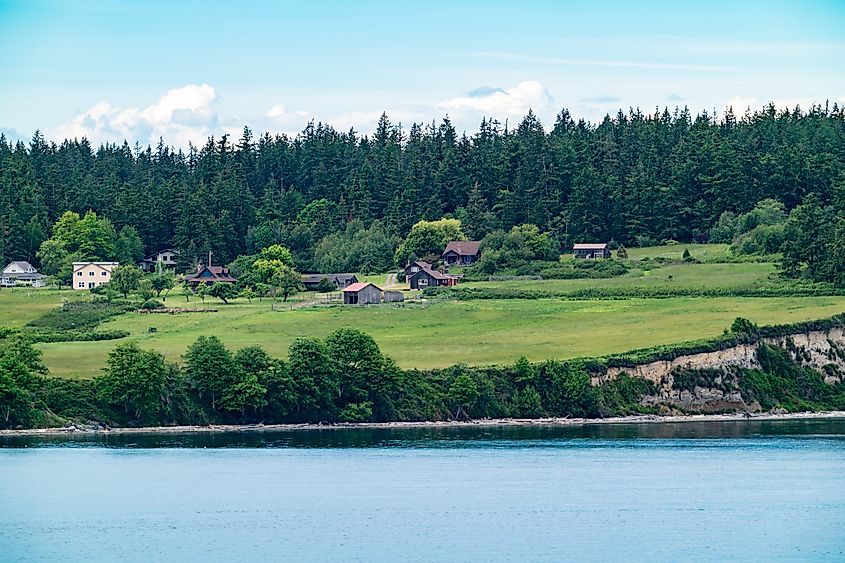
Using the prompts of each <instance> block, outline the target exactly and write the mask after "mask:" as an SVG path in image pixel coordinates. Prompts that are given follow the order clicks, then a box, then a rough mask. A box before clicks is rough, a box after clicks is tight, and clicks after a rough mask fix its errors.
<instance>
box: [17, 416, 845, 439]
mask: <svg viewBox="0 0 845 563" xmlns="http://www.w3.org/2000/svg"><path fill="white" fill-rule="evenodd" d="M837 418H843V419H845V411H829V412H799V413H730V414H691V415H667V416H657V415H638V416H619V417H610V418H532V419H517V418H498V419H479V420H470V421H431V422H364V423H337V424H267V425H264V424H210V425H207V426H149V427H141V428H103V427H95V426H91V427H86V426H66V427H62V428H32V429H26V430H0V436H49V435H68V434H76V433H80V434H203V433H224V432H280V431H292V430H342V429H343V430H349V429H356V428H361V429H364V428H366V429H378V428H466V427H485V426H489V427H495V426H579V425H591V424H666V423H684V422H742V421H747V420H754V421H780V420H821V419H837Z"/></svg>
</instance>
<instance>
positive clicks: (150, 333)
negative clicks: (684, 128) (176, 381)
mask: <svg viewBox="0 0 845 563" xmlns="http://www.w3.org/2000/svg"><path fill="white" fill-rule="evenodd" d="M685 248H689V249H690V252H691V253H692V254H693V256H695V257H697V258H699V259H702V258H705V257H707V256H710V257H713V256H715V255H717V254H719V253H724V251H725V248H726V247H725V245H688V246H684V245H678V246H665V247H655V248H644V249H629V253H630V255H631V262H632V263H633V265H634V267H635V268H634V269H633V270H632V271H631V272H629V273H628V274H626V275H624V276H620V277H616V278H610V279H600V280H591V279H585V280H544V281H521V280H512V281H498V282H474V283H466V284H461V285H462V286H467V287H499V288H521V289H538V290H550V291H555V292H560V293H566V292H567V291H570V290H572V291H574V290H579V289H585V288H626V289H636V288H678V289H682V288H720V289H727V290H731V289H737V290H741V289H747V288H767V287H776V286H782V284H783V282H782V280H780V279H779V278H777V276H776V275H775V274H776V268H775V265H774V264H771V263H741V264H730V263H727V264H726V263H705V264H694V263H681V264H679V263H673V264H672V265H668V266H663V267H655V268H654V269H645V268H638V267H637V265H638V259H641V258H644V257H648V258H649V260H651V261H652V262H653V261H654V259H655V258H657V257H665V258H669V259H679V258H680V257H681V254H682V253H683V251H684V249H685ZM359 279H361V280H362V281H363V280H367V281H372V282H374V283H376V284H377V285H379V286H381V287H386V283H385V282H386V280H387V275H385V274H381V275H368V276H363V275H359ZM391 279H392V278H391ZM409 295H410V294H409ZM88 298H90V296H89V294H88V293H87V292H78V293H77V292H71V291H61V292H59V291H55V290H38V291H34V290H27V289H15V290H2V291H0V324H5V325H11V326H23V325H24V324H26V323H27V322H28V321H30V320H32V319H34V318H36V317H38V316H39V315H41V314H43V313H44V312H45V311H47V310H49V309H50V308H52V307H57V306H59V305H60V304H61V302H62V300H63V299H71V300H76V299H88ZM314 301H315V299H314V294H306V295H297V296H295V297H294V299H293V300H292V301H291V302H289V303H287V304H284V305H280V307H279V310H276V311H272V310H271V308H270V302H269V301H264V302H258V301H253V302H252V303H248V302H246V301H245V300H243V299H239V300H236V301H234V302H232V303H230V304H229V305H224V304H222V303H220V302H219V301H218V300H216V299H208V300H207V302H206V305H207V306H213V307H215V308H217V309H218V310H219V311H218V312H217V313H194V314H184V315H160V314H158V315H139V314H136V313H128V314H126V315H122V316H120V317H117V318H114V319H112V320H110V321H108V322H105V323H103V324H102V325H100V327H99V329H101V330H126V331H128V332H129V333H130V334H131V338H133V339H135V340H137V341H138V342H139V343H140V345H141V346H142V347H145V348H146V347H149V348H154V349H156V350H159V351H161V352H163V353H164V354H166V355H167V357H168V359H171V360H175V359H178V357H179V356H181V355H182V354H183V353H184V351H185V349H186V348H187V346H188V345H190V344H191V343H192V342H193V341H194V340H196V339H197V338H198V337H199V336H201V335H212V334H214V335H217V336H219V337H220V338H221V339H222V340H223V341H224V342H225V343H226V344H227V345H229V346H230V347H234V348H238V347H243V346H249V345H252V344H260V345H261V346H263V347H264V348H266V349H267V351H268V352H269V353H270V354H271V355H274V356H278V357H283V356H284V355H285V354H286V352H287V349H288V346H289V345H290V343H291V342H292V341H293V340H294V339H296V338H298V337H301V336H324V335H326V334H328V333H329V332H331V331H333V330H335V329H336V328H339V327H355V328H359V329H361V330H364V331H365V332H367V333H369V334H371V335H372V336H373V337H374V338H375V339H376V340H377V341H378V343H379V345H380V346H381V348H382V350H383V351H384V352H385V353H387V354H388V355H390V356H392V357H393V358H395V359H396V361H397V362H398V363H399V364H400V365H401V366H402V367H406V368H410V367H418V368H430V367H443V366H448V365H451V364H454V363H458V362H464V363H467V364H476V365H481V364H501V363H509V362H512V361H513V360H514V359H516V358H517V357H519V356H522V355H524V356H527V357H528V358H529V359H531V360H538V361H539V360H544V359H549V358H559V359H564V358H572V357H577V356H598V355H604V354H611V353H622V352H625V351H627V350H631V349H634V348H641V347H647V346H653V345H658V344H670V343H677V342H682V341H686V340H693V339H698V338H706V337H711V336H716V335H718V334H720V333H721V332H722V330H723V329H724V328H725V327H727V326H728V325H730V323H731V322H732V321H733V319H734V318H735V317H737V316H743V317H747V318H749V319H751V320H752V321H754V322H756V323H759V324H780V323H787V322H795V321H802V320H809V319H815V318H822V317H829V316H831V315H834V314H837V313H841V312H843V311H845V297H797V296H792V297H783V298H780V297H778V298H759V297H758V298H737V297H732V296H730V295H727V296H724V297H713V298H692V297H678V298H671V299H641V298H632V299H624V300H618V301H567V300H562V299H534V300H526V299H509V300H474V301H470V302H460V301H443V300H439V299H432V300H427V301H425V302H419V301H413V300H412V301H410V302H406V303H405V304H403V305H402V306H382V307H373V308H354V307H343V306H340V305H332V306H327V305H325V304H324V303H317V304H316V305H315V304H314ZM168 304H171V305H174V306H185V301H184V298H183V297H182V296H180V295H172V296H171V298H170V299H169V300H168ZM194 305H200V303H198V302H196V300H193V301H192V302H191V306H194ZM122 341H123V340H111V341H100V342H60V343H45V344H39V345H38V347H39V348H40V349H41V350H42V351H43V353H44V362H45V363H46V364H47V366H48V367H49V368H50V371H51V373H53V374H54V375H57V376H61V377H92V376H94V375H96V374H98V373H100V370H101V369H102V367H103V366H104V365H105V360H106V357H107V355H108V352H109V351H110V350H111V349H112V348H113V347H114V346H116V345H117V344H118V343H119V342H122Z"/></svg>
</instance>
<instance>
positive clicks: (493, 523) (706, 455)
mask: <svg viewBox="0 0 845 563" xmlns="http://www.w3.org/2000/svg"><path fill="white" fill-rule="evenodd" d="M728 559H730V560H748V561H769V560H784V559H785V560H830V561H843V560H845V422H843V421H827V422H791V423H786V424H775V423H762V424H761V423H728V424H704V425H701V424H687V425H626V426H615V427H606V426H605V427H600V428H599V427H580V428H572V429H548V428H547V429H543V428H539V429H538V428H531V429H494V430H490V429H477V428H468V429H458V430H454V429H453V430H391V431H323V432H281V433H255V434H231V435H217V436H166V437H156V436H121V437H117V436H111V437H107V438H102V437H96V438H92V437H87V438H83V439H81V440H80V439H67V438H59V439H33V438H16V439H0V560H2V561H184V560H195V561H235V560H238V561H241V560H247V561H313V560H329V561H349V560H353V561H355V560H357V561H433V560H437V561H476V560H482V561H487V560H496V561H562V560H602V561H623V560H624V561H679V560H728Z"/></svg>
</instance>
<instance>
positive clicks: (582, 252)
mask: <svg viewBox="0 0 845 563" xmlns="http://www.w3.org/2000/svg"><path fill="white" fill-rule="evenodd" d="M572 254H573V255H574V256H575V258H610V248H608V246H607V244H606V243H585V244H575V245H573V246H572Z"/></svg>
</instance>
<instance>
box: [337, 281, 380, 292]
mask: <svg viewBox="0 0 845 563" xmlns="http://www.w3.org/2000/svg"><path fill="white" fill-rule="evenodd" d="M368 285H371V286H373V287H374V288H376V289H377V290H379V291H381V288H380V287H379V286H377V285H376V284H374V283H370V282H358V283H353V284H352V285H350V286H349V287H344V288H343V290H342V291H343V293H358V292H359V291H361V290H362V289H364V288H365V287H367V286H368Z"/></svg>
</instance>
